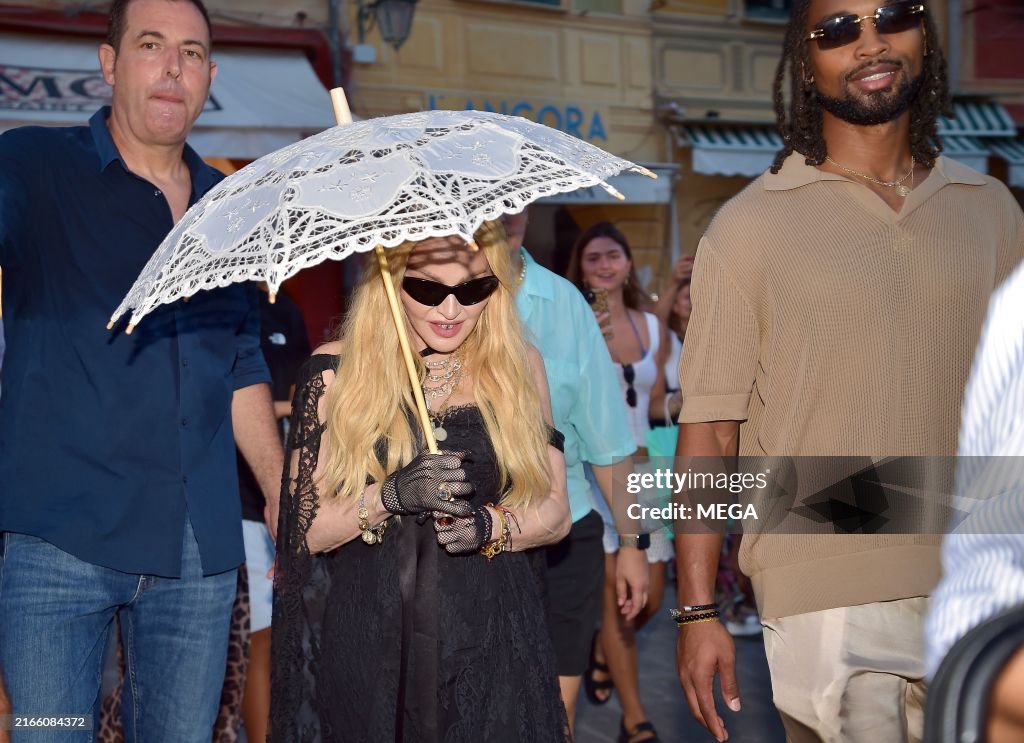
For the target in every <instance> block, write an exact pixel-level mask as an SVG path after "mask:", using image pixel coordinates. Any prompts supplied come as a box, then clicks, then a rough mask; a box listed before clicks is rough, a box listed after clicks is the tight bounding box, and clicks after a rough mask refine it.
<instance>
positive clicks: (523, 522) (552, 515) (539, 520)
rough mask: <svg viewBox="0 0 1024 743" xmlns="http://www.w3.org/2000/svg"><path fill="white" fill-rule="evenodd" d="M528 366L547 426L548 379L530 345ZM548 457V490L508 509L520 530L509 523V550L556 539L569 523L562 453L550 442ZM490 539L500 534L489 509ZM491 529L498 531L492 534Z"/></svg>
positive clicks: (550, 423) (553, 541) (549, 406)
mask: <svg viewBox="0 0 1024 743" xmlns="http://www.w3.org/2000/svg"><path fill="white" fill-rule="evenodd" d="M530 366H531V368H532V369H533V377H534V380H535V381H536V383H537V393H538V394H539V396H540V400H541V406H542V408H543V411H544V421H545V422H546V423H547V424H548V425H549V426H550V425H552V418H551V396H550V394H549V393H548V380H547V376H546V375H545V373H544V361H543V359H542V358H541V355H540V353H539V352H538V351H537V349H535V348H533V347H532V346H531V347H530ZM548 459H549V462H550V464H551V490H550V492H549V493H548V494H547V496H546V497H544V498H542V499H540V500H539V501H537V502H536V503H534V504H532V505H530V506H525V507H520V508H514V509H512V513H513V514H514V515H515V517H516V520H517V521H518V522H519V527H520V529H521V531H519V530H517V529H516V527H515V524H514V523H513V524H512V551H513V552H522V551H523V550H527V549H530V548H531V547H539V546H541V545H543V544H553V543H555V542H560V541H561V540H562V539H563V538H564V537H565V535H566V534H568V533H569V529H570V528H571V527H572V516H571V514H570V512H569V496H568V494H567V493H566V482H565V457H564V456H563V455H562V452H560V451H559V450H558V449H556V448H555V447H554V446H551V445H548ZM491 516H492V517H493V524H494V526H493V530H492V533H491V538H492V539H497V538H498V537H499V536H500V532H501V524H500V521H499V520H498V518H497V514H494V513H492V514H491ZM494 531H497V532H498V533H497V534H495V533H494Z"/></svg>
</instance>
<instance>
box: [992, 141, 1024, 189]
mask: <svg viewBox="0 0 1024 743" xmlns="http://www.w3.org/2000/svg"><path fill="white" fill-rule="evenodd" d="M992 153H993V154H995V155H997V156H998V157H1001V158H1003V160H1005V161H1006V166H1007V167H1006V171H1007V173H1006V175H1007V178H1006V180H1007V181H1009V182H1010V185H1011V186H1016V187H1017V188H1024V139H1000V140H996V141H993V142H992Z"/></svg>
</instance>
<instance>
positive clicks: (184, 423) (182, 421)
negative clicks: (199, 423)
mask: <svg viewBox="0 0 1024 743" xmlns="http://www.w3.org/2000/svg"><path fill="white" fill-rule="evenodd" d="M181 425H182V426H187V425H188V418H182V419H181Z"/></svg>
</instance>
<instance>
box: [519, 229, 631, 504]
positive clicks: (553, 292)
mask: <svg viewBox="0 0 1024 743" xmlns="http://www.w3.org/2000/svg"><path fill="white" fill-rule="evenodd" d="M522 256H523V260H524V261H525V262H526V278H525V279H524V281H523V283H522V285H521V286H520V287H519V291H518V293H517V294H516V309H517V310H518V313H519V319H520V321H521V322H522V323H523V326H524V330H525V331H526V339H527V340H528V341H529V342H530V343H532V344H533V345H534V346H536V347H537V350H538V351H540V355H541V356H542V357H543V358H544V367H545V369H546V370H547V376H548V388H549V389H550V392H551V414H552V417H553V419H554V424H555V428H557V429H558V430H559V431H561V432H562V434H564V435H565V470H566V475H567V485H568V493H569V507H570V509H571V510H572V520H573V523H575V522H577V521H579V520H580V519H581V518H583V517H584V516H586V515H587V514H588V513H590V511H591V510H592V505H591V494H590V483H588V482H587V478H586V477H585V476H584V474H583V463H584V462H589V463H590V464H596V465H608V464H613V463H614V462H616V461H618V460H619V459H621V458H622V457H625V456H628V455H630V454H632V453H633V452H634V451H636V442H635V441H634V440H633V433H632V429H631V428H630V425H629V419H628V418H627V416H626V402H625V400H624V399H623V397H622V391H621V390H620V389H619V382H618V379H617V378H616V376H615V367H614V366H613V364H612V359H611V356H610V355H609V354H608V346H607V345H605V342H604V338H603V337H602V335H601V329H600V328H599V327H598V326H597V321H596V320H595V319H594V313H593V312H592V311H591V309H590V306H589V305H588V304H587V301H586V300H585V299H584V298H583V295H582V294H581V293H580V291H579V289H577V288H576V287H575V286H573V285H572V284H571V283H570V282H569V281H567V280H566V279H564V278H562V277H561V276H559V275H558V274H556V273H553V272H551V271H549V270H548V269H546V268H544V267H543V266H541V265H540V264H539V263H537V262H536V261H534V260H533V258H532V257H530V254H529V253H527V252H526V250H525V249H523V250H522ZM595 495H598V496H600V494H595Z"/></svg>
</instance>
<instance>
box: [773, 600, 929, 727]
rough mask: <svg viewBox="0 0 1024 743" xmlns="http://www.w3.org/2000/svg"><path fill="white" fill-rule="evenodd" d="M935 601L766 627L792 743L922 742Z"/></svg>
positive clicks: (837, 612)
mask: <svg viewBox="0 0 1024 743" xmlns="http://www.w3.org/2000/svg"><path fill="white" fill-rule="evenodd" d="M927 611H928V599H927V598H911V599H901V600H899V601H885V602H881V603H875V604H864V605H861V606H847V607H841V608H838V609H827V610H825V611H816V612H810V613H808V614H796V615H794V616H790V617H782V618H780V619H768V620H764V621H763V624H764V646H765V653H766V654H767V656H768V668H769V669H770V671H771V677H772V692H773V697H774V702H775V706H776V708H777V709H778V711H779V715H780V716H781V717H782V723H783V725H784V726H785V728H786V740H787V743H904V742H906V743H917V742H919V741H920V740H921V735H922V731H923V726H924V699H925V692H926V687H925V682H924V638H923V630H924V617H925V614H926V613H927Z"/></svg>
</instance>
